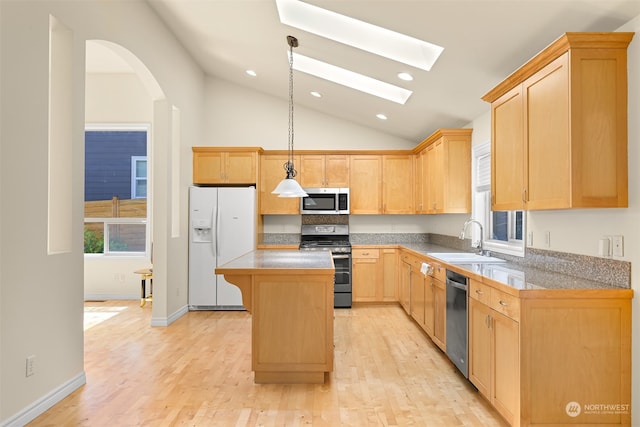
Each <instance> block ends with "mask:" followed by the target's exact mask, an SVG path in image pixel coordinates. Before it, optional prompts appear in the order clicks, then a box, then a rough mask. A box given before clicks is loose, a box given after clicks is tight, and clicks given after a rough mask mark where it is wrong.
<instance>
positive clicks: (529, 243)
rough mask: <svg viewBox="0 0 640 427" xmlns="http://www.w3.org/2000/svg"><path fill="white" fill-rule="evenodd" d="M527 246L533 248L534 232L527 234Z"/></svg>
mask: <svg viewBox="0 0 640 427" xmlns="http://www.w3.org/2000/svg"><path fill="white" fill-rule="evenodd" d="M527 246H528V247H530V248H531V247H533V231H530V232H528V233H527Z"/></svg>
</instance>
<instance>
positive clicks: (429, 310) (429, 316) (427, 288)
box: [424, 276, 435, 339]
mask: <svg viewBox="0 0 640 427" xmlns="http://www.w3.org/2000/svg"><path fill="white" fill-rule="evenodd" d="M433 281H434V279H433V277H430V276H427V277H425V278H424V331H425V332H426V333H427V335H429V336H430V337H431V338H432V339H433V333H434V332H433V328H434V320H435V317H434V313H435V305H434V302H435V285H434V283H433Z"/></svg>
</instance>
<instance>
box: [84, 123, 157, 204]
mask: <svg viewBox="0 0 640 427" xmlns="http://www.w3.org/2000/svg"><path fill="white" fill-rule="evenodd" d="M146 155H147V132H146V131H117V130H114V131H86V132H85V176H84V200H85V201H93V200H110V199H112V198H113V197H114V196H117V197H119V198H120V199H130V198H131V157H132V156H146Z"/></svg>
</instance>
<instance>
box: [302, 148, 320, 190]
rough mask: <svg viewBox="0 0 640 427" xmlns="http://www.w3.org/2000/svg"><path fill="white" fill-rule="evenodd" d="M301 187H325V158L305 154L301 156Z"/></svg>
mask: <svg viewBox="0 0 640 427" xmlns="http://www.w3.org/2000/svg"><path fill="white" fill-rule="evenodd" d="M300 185H302V186H303V187H316V188H317V187H325V183H324V156H323V155H322V154H303V155H301V156H300Z"/></svg>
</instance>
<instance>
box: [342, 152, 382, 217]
mask: <svg viewBox="0 0 640 427" xmlns="http://www.w3.org/2000/svg"><path fill="white" fill-rule="evenodd" d="M349 182H350V183H351V186H350V189H349V210H350V211H351V214H354V215H357V214H379V213H380V212H381V211H382V185H381V183H382V156H380V155H377V154H353V155H351V156H350V159H349Z"/></svg>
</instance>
